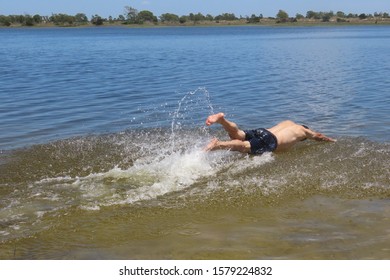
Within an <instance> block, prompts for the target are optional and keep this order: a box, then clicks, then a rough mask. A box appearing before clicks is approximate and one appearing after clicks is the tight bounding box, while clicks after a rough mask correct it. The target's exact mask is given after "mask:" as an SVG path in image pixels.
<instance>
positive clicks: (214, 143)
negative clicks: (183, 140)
mask: <svg viewBox="0 0 390 280" xmlns="http://www.w3.org/2000/svg"><path fill="white" fill-rule="evenodd" d="M217 145H218V139H217V138H214V139H213V140H211V141H210V143H209V144H208V145H207V146H206V147H204V148H203V151H205V152H208V151H212V150H214V149H215V147H216V146H217Z"/></svg>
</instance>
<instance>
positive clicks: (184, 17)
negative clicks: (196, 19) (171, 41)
mask: <svg viewBox="0 0 390 280" xmlns="http://www.w3.org/2000/svg"><path fill="white" fill-rule="evenodd" d="M188 20H189V19H188V16H181V17H180V18H179V22H180V23H181V24H183V23H186V22H187V21H188Z"/></svg>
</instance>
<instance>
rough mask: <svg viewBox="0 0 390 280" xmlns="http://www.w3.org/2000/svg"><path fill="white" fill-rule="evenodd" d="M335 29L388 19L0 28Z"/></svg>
mask: <svg viewBox="0 0 390 280" xmlns="http://www.w3.org/2000/svg"><path fill="white" fill-rule="evenodd" d="M234 26H237V27H242V26H253V27H316V26H318V27H333V26H335V27H337V26H341V27H342V26H390V19H386V20H375V19H373V20H351V21H348V22H338V21H335V20H334V21H329V22H323V21H319V20H299V21H296V22H284V23H281V22H278V21H277V20H273V19H272V20H271V19H266V20H262V21H261V22H259V23H248V22H246V21H245V22H244V21H224V22H209V21H207V22H192V23H184V24H180V23H178V24H175V23H157V24H154V23H149V22H148V23H144V24H125V23H123V22H111V23H110V22H105V23H104V24H102V25H94V24H92V23H86V24H73V25H56V24H53V23H42V24H36V25H33V26H26V25H22V24H12V25H10V26H0V29H16V28H33V29H34V28H95V27H123V28H164V27H234Z"/></svg>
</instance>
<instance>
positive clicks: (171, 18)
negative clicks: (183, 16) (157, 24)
mask: <svg viewBox="0 0 390 280" xmlns="http://www.w3.org/2000/svg"><path fill="white" fill-rule="evenodd" d="M160 20H161V22H172V23H175V22H179V16H178V15H175V14H170V13H166V14H162V15H161V16H160Z"/></svg>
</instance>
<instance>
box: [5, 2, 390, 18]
mask: <svg viewBox="0 0 390 280" xmlns="http://www.w3.org/2000/svg"><path fill="white" fill-rule="evenodd" d="M125 6H131V7H134V8H136V9H137V10H139V11H141V10H149V11H152V12H153V13H154V14H155V15H156V16H159V15H161V14H163V13H174V14H177V15H187V14H189V13H198V12H201V13H202V14H205V15H206V14H211V15H213V16H216V15H219V14H221V13H234V14H235V15H236V16H240V15H242V16H246V15H249V16H250V15H251V14H253V13H255V14H263V15H264V16H266V17H269V16H275V15H276V14H277V12H278V11H279V10H280V9H282V10H284V11H286V12H287V13H288V14H289V15H290V16H295V15H296V14H297V13H301V14H303V15H306V12H307V11H309V10H313V11H317V12H319V11H334V12H337V11H343V12H345V13H356V14H360V13H374V12H390V0H0V14H2V15H11V14H31V15H34V14H40V15H51V14H52V13H65V14H70V15H75V14H76V13H85V14H86V15H87V16H88V17H90V16H91V15H94V14H98V15H100V16H103V17H108V16H110V15H111V16H113V17H117V16H118V15H121V14H123V12H124V7H125Z"/></svg>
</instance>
